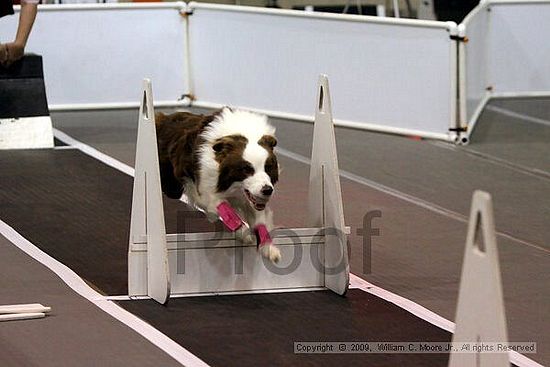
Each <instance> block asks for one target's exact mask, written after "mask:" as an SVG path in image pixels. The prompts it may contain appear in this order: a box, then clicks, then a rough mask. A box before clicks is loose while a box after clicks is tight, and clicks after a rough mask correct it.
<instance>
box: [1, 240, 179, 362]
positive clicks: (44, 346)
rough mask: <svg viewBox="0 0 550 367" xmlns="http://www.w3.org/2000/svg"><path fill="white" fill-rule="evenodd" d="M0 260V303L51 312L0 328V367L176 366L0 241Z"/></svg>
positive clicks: (33, 261) (167, 357)
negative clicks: (39, 306)
mask: <svg viewBox="0 0 550 367" xmlns="http://www.w3.org/2000/svg"><path fill="white" fill-rule="evenodd" d="M0 259H2V276H1V277H0V289H1V290H2V291H1V292H0V304H21V303H42V304H44V305H46V306H50V307H52V313H51V314H50V315H49V316H47V317H46V318H44V319H38V320H25V321H10V322H3V323H2V326H1V327H0V344H2V348H0V360H1V361H2V367H21V366H42V367H57V366H82V367H87V366H90V367H92V366H105V367H107V366H180V364H179V363H177V362H176V361H175V360H173V359H172V358H171V357H169V356H168V355H167V354H166V353H164V352H163V351H161V350H160V349H158V348H157V347H155V346H154V345H153V344H151V343H150V342H149V341H148V340H146V339H144V338H143V337H142V336H141V335H139V334H137V333H136V332H134V331H133V330H131V329H130V328H129V327H127V326H126V325H123V324H122V323H120V322H118V321H116V320H115V319H114V318H112V317H111V316H110V315H108V314H106V313H105V312H103V311H102V310H100V309H99V308H98V307H96V306H95V305H93V304H92V303H90V302H89V301H88V300H86V299H84V298H82V297H81V296H79V295H78V294H76V293H75V292H74V291H73V290H72V289H70V288H69V287H68V286H67V285H65V283H63V281H62V280H61V279H59V278H58V277H57V276H56V275H55V274H54V273H53V272H51V271H50V270H49V269H47V268H46V267H44V266H43V265H41V264H40V263H38V262H37V261H35V260H33V259H31V258H30V257H29V256H28V255H26V254H24V253H23V252H22V251H21V250H19V249H18V248H16V247H15V246H14V245H12V244H11V243H10V242H9V241H7V240H6V239H5V238H4V237H2V236H0Z"/></svg>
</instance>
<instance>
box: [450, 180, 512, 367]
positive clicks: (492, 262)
mask: <svg viewBox="0 0 550 367" xmlns="http://www.w3.org/2000/svg"><path fill="white" fill-rule="evenodd" d="M503 300H504V298H503V295H502V283H501V280H500V267H499V261H498V251H497V240H496V233H495V220H494V216H493V201H492V199H491V195H489V194H488V193H487V192H484V191H479V190H478V191H476V192H474V195H473V197H472V207H471V210H470V220H469V223H468V235H467V237H466V246H465V250H464V263H463V265H462V277H461V280H460V290H459V295H458V305H457V310H456V330H455V332H454V335H453V343H457V344H460V343H464V342H469V343H507V342H508V335H507V334H508V333H507V329H506V315H505V312H504V301H503ZM509 365H510V363H509V356H508V353H506V352H502V353H461V352H459V351H453V352H452V353H451V356H450V359H449V367H485V366H487V367H505V366H506V367H507V366H509Z"/></svg>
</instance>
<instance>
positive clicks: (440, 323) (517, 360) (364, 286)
mask: <svg viewBox="0 0 550 367" xmlns="http://www.w3.org/2000/svg"><path fill="white" fill-rule="evenodd" d="M54 136H55V137H56V138H57V139H59V140H61V141H62V142H64V143H65V144H70V145H71V144H75V145H74V146H75V147H77V149H79V150H80V151H82V152H83V153H84V154H86V155H89V156H91V157H92V158H95V159H97V160H99V161H101V162H103V163H105V164H107V165H109V166H111V167H113V168H116V169H119V170H120V171H122V172H124V173H126V174H128V175H130V176H133V175H134V169H133V168H132V167H130V166H128V165H127V164H124V163H122V162H120V161H118V160H116V159H114V158H112V157H110V156H108V155H106V154H105V153H102V152H100V151H98V150H97V149H95V148H92V147H90V146H89V145H86V144H84V143H82V142H80V141H78V140H76V139H74V138H72V137H70V136H69V135H67V134H65V133H63V132H61V131H59V130H57V129H54ZM281 150H283V151H284V152H285V153H287V154H289V153H291V154H292V155H293V156H296V159H297V160H298V161H300V162H303V163H306V162H309V159H307V158H306V157H303V156H300V155H298V154H295V153H292V152H289V151H286V150H284V149H281V148H278V150H277V151H278V152H280V151H281ZM283 155H285V154H283ZM289 158H292V157H290V156H289ZM308 164H309V163H308ZM130 172H131V173H130ZM342 172H345V171H340V173H341V175H342ZM350 175H353V174H351V173H350ZM353 176H355V175H353ZM342 177H345V178H347V177H346V176H344V175H342ZM357 177H359V176H357ZM375 184H376V183H375ZM376 185H378V184H376ZM378 186H379V185H378ZM375 188H376V187H375ZM386 189H387V190H390V191H388V192H387V193H388V194H391V195H395V193H399V192H396V191H395V190H393V189H390V188H386ZM384 192H386V191H384ZM399 194H401V195H405V196H398V197H400V198H401V199H403V200H406V201H409V200H411V198H410V197H409V196H408V195H406V194H402V193H399ZM415 199H416V198H415ZM412 203H415V204H417V205H420V204H419V202H417V201H412ZM421 206H422V205H421ZM426 209H429V210H432V211H435V208H434V207H433V206H432V205H431V204H430V205H429V207H426ZM442 209H443V208H442ZM443 211H444V212H449V211H448V210H447V209H443ZM436 212H439V211H436ZM450 213H454V212H450ZM440 214H443V213H440ZM454 214H455V215H458V216H460V217H462V218H465V217H463V216H462V215H460V214H458V213H454ZM444 215H446V214H444ZM465 220H466V221H467V218H466V219H465ZM0 223H3V222H1V221H0ZM0 228H1V227H0ZM31 245H32V244H31ZM38 251H40V250H38ZM29 255H30V254H29ZM44 255H46V254H44ZM31 256H32V255H31ZM46 256H48V255H46ZM33 257H34V256H33ZM52 260H53V259H52ZM54 261H55V260H54ZM63 266H64V265H63ZM52 270H53V269H52ZM67 270H68V271H70V272H72V270H70V269H69V268H67ZM75 276H77V277H78V275H76V274H75ZM60 277H61V276H60ZM81 281H82V280H81ZM82 282H83V281H82ZM86 286H87V285H86ZM350 288H351V289H361V290H362V291H364V292H367V293H370V294H372V295H374V296H377V297H379V298H381V299H384V300H386V301H388V302H391V303H393V304H395V305H396V306H398V307H400V308H402V309H404V310H405V311H407V312H410V313H411V314H413V315H415V316H417V317H419V318H421V319H422V320H425V321H427V322H429V323H430V324H432V325H434V326H436V327H439V328H440V329H443V330H446V331H449V332H451V333H452V332H454V327H455V324H454V323H453V322H452V321H449V320H447V319H446V318H444V317H442V316H439V315H438V314H436V313H435V312H433V311H430V310H428V309H427V308H425V307H423V306H421V305H419V304H417V303H415V302H413V301H411V300H409V299H406V298H404V297H401V296H399V295H397V294H395V293H392V292H390V291H387V290H385V289H383V288H380V287H378V286H376V285H374V284H371V283H369V282H367V281H366V280H364V279H361V278H359V277H358V276H357V275H355V274H352V273H350ZM90 290H91V289H90ZM101 297H103V296H101ZM121 297H122V298H123V297H124V296H121ZM104 300H105V298H104ZM116 307H118V306H116ZM118 308H119V309H121V310H123V309H122V308H120V307H118ZM123 311H124V312H127V311H125V310H123ZM132 316H133V315H132ZM134 317H135V316H134ZM147 325H148V324H147ZM155 330H156V329H155ZM156 331H157V332H158V333H160V331H158V330H156ZM160 334H161V335H164V334H162V333H160ZM166 338H168V337H166ZM168 339H169V338H168ZM169 340H170V341H171V342H173V341H172V340H171V339H169ZM181 348H182V349H184V348H183V347H181ZM163 350H164V349H163ZM184 350H185V349H184ZM185 351H186V352H187V350H185ZM187 353H189V352H187ZM509 357H510V362H512V363H514V364H515V365H517V366H519V367H543V366H542V365H541V364H539V363H537V362H535V361H533V360H532V359H529V358H527V357H525V356H524V355H522V354H520V353H517V352H513V351H512V352H509ZM195 358H196V357H195ZM197 359H198V358H197ZM199 361H200V360H199ZM200 362H202V361H200ZM202 363H204V362H202ZM191 366H193V365H191Z"/></svg>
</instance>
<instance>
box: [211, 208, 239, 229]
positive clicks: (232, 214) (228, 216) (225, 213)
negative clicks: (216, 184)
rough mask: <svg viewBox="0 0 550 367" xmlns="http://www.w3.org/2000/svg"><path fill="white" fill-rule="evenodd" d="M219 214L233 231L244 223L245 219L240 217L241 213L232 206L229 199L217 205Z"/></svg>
mask: <svg viewBox="0 0 550 367" xmlns="http://www.w3.org/2000/svg"><path fill="white" fill-rule="evenodd" d="M216 210H217V211H218V215H219V216H220V219H221V221H222V222H223V224H224V225H225V226H226V227H227V229H229V230H230V231H231V232H235V231H236V230H237V229H239V228H241V226H242V225H243V220H242V219H241V217H239V214H237V212H236V211H235V209H233V207H231V205H230V204H229V203H228V202H227V201H222V202H221V203H220V204H219V205H218V206H217V207H216Z"/></svg>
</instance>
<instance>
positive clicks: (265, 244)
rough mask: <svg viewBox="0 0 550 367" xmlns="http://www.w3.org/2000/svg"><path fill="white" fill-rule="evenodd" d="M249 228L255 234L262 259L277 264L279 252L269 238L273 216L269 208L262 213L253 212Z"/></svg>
mask: <svg viewBox="0 0 550 367" xmlns="http://www.w3.org/2000/svg"><path fill="white" fill-rule="evenodd" d="M249 223H250V226H251V227H252V229H253V230H254V233H255V234H256V238H257V241H258V251H260V253H261V254H262V256H263V257H265V258H268V259H269V260H271V261H273V262H278V261H279V260H280V259H281V251H280V250H279V248H277V246H275V244H273V239H272V238H271V231H272V230H273V214H272V212H271V210H270V209H269V208H266V209H265V210H263V211H254V218H251V219H250V220H249Z"/></svg>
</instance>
